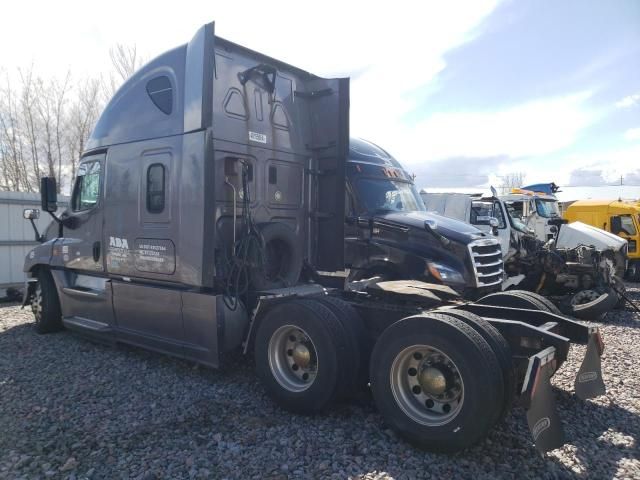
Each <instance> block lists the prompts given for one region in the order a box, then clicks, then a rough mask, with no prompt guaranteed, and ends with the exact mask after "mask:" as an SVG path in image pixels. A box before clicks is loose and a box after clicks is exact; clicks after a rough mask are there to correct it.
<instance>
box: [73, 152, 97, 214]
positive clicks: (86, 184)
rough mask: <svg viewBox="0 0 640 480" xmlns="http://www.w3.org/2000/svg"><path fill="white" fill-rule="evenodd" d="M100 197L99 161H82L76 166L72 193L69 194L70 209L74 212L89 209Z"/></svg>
mask: <svg viewBox="0 0 640 480" xmlns="http://www.w3.org/2000/svg"><path fill="white" fill-rule="evenodd" d="M99 198H100V162H98V161H92V162H83V163H81V164H80V166H79V167H78V176H77V177H76V180H75V183H74V186H73V194H72V196H71V209H72V210H73V211H74V212H81V211H83V210H90V209H91V208H93V207H95V206H96V205H97V204H98V200H99Z"/></svg>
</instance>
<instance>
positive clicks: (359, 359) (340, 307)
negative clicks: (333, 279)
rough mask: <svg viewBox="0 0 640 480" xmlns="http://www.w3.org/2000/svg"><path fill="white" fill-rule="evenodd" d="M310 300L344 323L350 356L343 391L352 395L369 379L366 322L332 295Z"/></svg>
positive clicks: (348, 355) (369, 349) (349, 395)
mask: <svg viewBox="0 0 640 480" xmlns="http://www.w3.org/2000/svg"><path fill="white" fill-rule="evenodd" d="M309 300H310V301H317V302H319V303H321V304H323V305H325V306H326V307H328V308H329V309H330V310H331V311H332V312H333V314H334V315H335V316H336V318H337V319H338V320H339V321H340V323H341V324H342V328H343V329H344V333H345V340H346V343H347V354H346V356H347V357H348V360H347V365H346V366H345V371H346V375H345V377H346V386H345V389H344V392H343V393H344V395H345V396H346V397H352V396H353V395H355V394H356V393H357V391H358V390H359V389H360V388H361V387H365V386H366V385H367V382H368V379H369V373H368V371H367V359H368V355H369V352H370V351H371V347H370V346H369V345H368V341H367V340H368V339H367V338H366V330H365V328H364V323H363V322H362V319H361V318H360V315H358V312H356V310H355V309H354V308H353V307H352V306H351V305H349V304H348V303H347V302H345V301H344V300H341V299H339V298H336V297H330V296H322V297H313V298H309Z"/></svg>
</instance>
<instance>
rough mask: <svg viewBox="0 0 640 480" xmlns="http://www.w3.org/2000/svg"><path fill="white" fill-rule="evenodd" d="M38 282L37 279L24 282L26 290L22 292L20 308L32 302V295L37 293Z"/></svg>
mask: <svg viewBox="0 0 640 480" xmlns="http://www.w3.org/2000/svg"><path fill="white" fill-rule="evenodd" d="M37 284H38V282H37V281H35V280H26V281H25V282H24V292H23V293H22V306H21V307H20V309H23V308H24V307H26V306H27V305H28V304H31V297H33V295H34V294H35V293H36V286H37Z"/></svg>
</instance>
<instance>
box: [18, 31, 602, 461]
mask: <svg viewBox="0 0 640 480" xmlns="http://www.w3.org/2000/svg"><path fill="white" fill-rule="evenodd" d="M348 147H349V80H348V79H324V78H319V77H317V76H315V75H312V74H310V73H308V72H305V71H303V70H300V69H298V68H295V67H293V66H291V65H288V64H286V63H283V62H281V61H278V60H276V59H273V58H269V57H267V56H265V55H262V54H259V53H257V52H254V51H251V50H249V49H247V48H244V47H241V46H239V45H237V44H234V43H232V42H229V41H227V40H224V39H222V38H220V37H217V36H215V34H214V25H213V24H208V25H205V26H204V27H202V28H201V29H200V30H199V31H198V32H197V33H196V35H195V36H194V37H193V39H192V40H191V41H190V42H189V43H188V44H186V45H183V46H180V47H178V48H176V49H174V50H171V51H169V52H166V53H164V54H163V55H160V56H159V57H157V58H156V59H154V60H152V61H151V62H149V63H148V64H147V65H146V66H144V67H142V68H141V69H140V70H139V71H138V72H137V73H135V74H134V75H133V76H132V77H131V78H130V79H129V80H128V81H127V82H126V83H125V84H124V85H123V86H122V88H121V89H120V90H119V91H118V92H117V93H116V95H115V96H114V97H113V99H112V100H111V101H110V103H109V104H108V105H107V107H106V108H105V110H104V111H103V113H102V115H101V116H100V119H99V121H98V123H97V125H96V127H95V129H94V131H93V133H92V135H91V138H90V140H89V141H88V143H87V150H86V152H84V154H83V155H82V158H81V159H80V165H79V168H78V175H77V178H76V179H75V182H74V185H73V191H72V197H71V202H70V206H69V208H68V209H67V210H66V211H65V212H64V213H63V214H62V215H60V216H59V217H58V216H55V215H54V213H53V212H55V211H56V207H57V198H56V193H55V192H56V188H55V180H54V179H51V178H43V179H42V182H41V195H42V210H43V211H44V212H47V213H49V214H51V215H52V217H53V218H54V221H55V223H54V224H53V226H52V227H51V228H49V229H48V231H47V232H46V233H45V234H44V235H40V233H38V232H36V235H37V237H38V238H39V239H40V241H41V244H40V245H38V246H37V247H36V248H34V249H33V250H32V251H31V252H30V253H29V254H28V255H27V257H26V259H25V265H24V269H25V272H27V274H28V277H29V279H28V282H27V286H26V289H25V298H24V303H25V305H26V304H30V305H31V308H32V310H33V313H34V317H35V329H36V331H37V332H38V333H50V332H55V331H58V330H62V329H65V328H66V329H69V330H74V331H76V332H79V333H80V334H82V335H85V336H87V337H91V338H93V339H96V340H104V341H109V342H114V341H115V342H122V343H127V344H131V345H136V346H140V347H144V348H148V349H152V350H156V351H159V352H163V353H168V354H171V355H175V356H178V357H182V358H185V359H189V360H193V361H196V362H199V363H201V364H204V365H208V366H211V367H217V366H218V365H219V364H220V361H221V358H222V357H223V355H222V354H223V352H226V351H229V350H232V349H238V348H240V349H241V350H242V351H243V352H244V353H245V354H247V355H253V356H254V359H255V365H256V372H257V375H258V377H259V378H260V380H261V381H262V383H263V384H264V388H265V390H266V392H267V393H268V394H269V395H270V396H271V397H272V398H273V399H274V400H275V401H276V402H277V403H278V404H280V405H281V406H282V407H284V408H286V409H288V410H291V411H293V412H299V413H314V412H318V411H322V410H325V409H327V408H329V407H330V405H331V404H332V402H334V401H336V400H338V399H344V398H348V397H350V396H351V395H353V394H354V392H355V391H356V390H358V389H366V388H369V389H370V390H371V392H372V395H373V398H374V401H375V403H376V405H377V407H378V409H379V410H380V412H381V414H382V415H383V417H384V418H385V421H386V422H387V424H388V425H390V426H391V427H392V428H394V429H395V430H396V431H397V432H399V433H400V435H402V436H403V437H405V438H407V439H408V440H410V441H411V442H413V443H415V444H417V445H419V446H421V447H423V448H427V449H431V450H440V451H456V450H460V449H463V448H465V447H467V446H469V445H472V444H474V443H477V442H478V441H480V440H481V439H482V438H484V437H485V435H486V434H487V432H488V431H489V430H490V429H491V428H492V427H493V425H495V424H496V423H497V422H499V421H500V419H501V418H502V417H503V416H504V415H505V414H506V413H507V412H508V411H509V409H510V408H511V405H512V403H513V402H514V401H517V402H519V403H521V404H522V405H524V406H525V407H526V409H527V421H528V423H529V426H530V428H531V431H532V434H533V439H534V442H535V445H536V447H537V448H538V449H539V450H541V451H547V450H550V449H553V448H556V447H559V446H560V445H562V443H563V442H564V437H563V432H562V424H561V422H560V420H559V418H558V415H557V413H556V411H555V406H554V397H553V393H552V390H551V385H550V377H551V376H552V375H553V374H554V373H555V371H556V370H557V369H558V368H560V366H561V365H562V363H563V362H564V360H565V359H566V358H567V354H568V351H569V348H570V346H571V344H573V343H577V344H581V345H587V349H586V355H585V358H584V361H583V364H582V366H581V368H580V370H579V372H577V376H576V382H575V393H576V394H577V395H578V396H579V397H580V398H590V397H593V396H595V395H599V394H602V393H604V389H605V387H604V383H603V380H602V375H601V369H600V361H601V354H602V351H603V344H602V339H601V336H600V333H599V331H598V329H597V328H595V327H591V326H588V325H585V324H583V323H580V322H578V321H575V320H573V319H571V318H568V317H564V316H562V315H558V314H555V313H553V311H552V309H551V308H550V307H549V305H548V304H547V303H545V299H544V298H542V297H539V296H537V295H535V294H530V293H526V292H508V293H507V292H505V293H501V292H496V293H491V294H489V295H487V296H484V297H483V298H481V299H479V300H478V301H476V302H468V301H464V300H462V299H461V297H460V296H459V294H458V293H457V292H456V291H454V290H453V289H451V288H449V287H447V286H446V285H442V284H435V283H423V282H419V281H415V280H411V281H402V280H395V281H378V280H359V281H353V282H349V283H348V284H347V285H346V286H344V287H343V288H337V289H336V288H328V287H326V286H324V285H323V284H322V279H323V277H322V275H320V274H319V273H318V272H322V271H325V272H332V271H338V270H344V268H345V258H344V252H345V248H344V245H345V215H344V212H345V204H344V201H345V196H346V192H345V184H346V183H345V172H346V171H347V157H348ZM396 170H397V169H389V170H388V175H391V176H394V175H399V173H398V172H397V171H396ZM374 176H375V175H374ZM363 178H364V177H363ZM39 213H40V212H39V211H37V210H27V211H25V218H27V219H33V218H34V217H36V216H38V215H39ZM406 217H407V219H408V220H410V221H411V222H412V226H413V228H414V232H417V230H422V229H424V231H425V232H426V233H427V234H428V235H431V236H432V237H433V239H434V241H437V242H439V243H440V244H442V245H449V244H451V243H453V242H452V238H453V237H451V238H447V236H445V235H442V234H441V233H439V232H444V231H445V230H446V228H447V227H446V225H445V224H444V223H443V224H442V226H440V225H435V224H433V223H430V222H429V219H427V218H423V217H422V216H421V215H418V216H412V215H410V214H407V216H406ZM396 220H397V219H396V218H393V217H392V216H390V215H387V216H386V217H385V218H378V217H376V218H375V219H372V220H371V222H373V223H368V224H367V228H371V229H379V230H378V234H377V235H378V241H379V242H383V241H384V237H385V235H386V233H385V232H386V231H387V230H386V228H391V229H392V230H393V229H396V230H398V231H401V233H402V232H404V233H403V234H404V235H406V239H407V241H408V242H412V241H417V239H418V238H419V236H418V235H417V233H416V234H413V233H408V232H407V231H406V229H404V227H402V226H398V222H397V221H396ZM356 221H360V220H358V219H356ZM367 221H368V220H367ZM376 222H377V223H376ZM385 222H386V223H385ZM440 227H442V228H440ZM452 228H453V227H452ZM370 231H372V232H373V233H376V232H375V230H370ZM452 235H453V234H452ZM470 235H473V232H469V234H468V235H467V234H465V239H466V240H465V241H464V242H459V243H460V248H462V249H463V250H464V252H465V255H467V257H466V258H468V259H476V260H477V261H478V262H482V261H483V260H482V259H483V258H488V256H490V255H494V254H495V252H494V251H493V249H494V246H493V242H491V244H487V245H484V244H482V243H476V244H473V242H475V241H477V240H482V238H477V239H473V238H471V236H470ZM420 238H421V237H420ZM469 245H475V246H476V247H477V248H473V247H471V248H470V247H469ZM456 248H457V247H456ZM469 261H470V260H469ZM421 268H422V267H421ZM426 268H428V266H427V267H426ZM435 268H436V270H438V269H437V267H435ZM469 268H472V267H471V264H469ZM439 272H440V274H441V275H442V273H443V271H442V270H440V271H439Z"/></svg>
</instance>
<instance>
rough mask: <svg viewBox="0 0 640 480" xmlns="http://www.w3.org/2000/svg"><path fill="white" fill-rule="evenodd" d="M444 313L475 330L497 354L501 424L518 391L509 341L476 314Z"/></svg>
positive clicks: (463, 311)
mask: <svg viewBox="0 0 640 480" xmlns="http://www.w3.org/2000/svg"><path fill="white" fill-rule="evenodd" d="M442 313H444V314H446V315H448V316H449V317H454V318H457V319H458V320H461V321H463V322H464V323H466V324H467V325H469V326H470V327H471V328H473V329H474V330H475V331H476V332H478V333H479V334H480V336H482V338H484V340H485V341H486V342H487V343H488V344H489V346H490V347H491V350H493V353H495V355H496V358H497V359H498V363H499V364H500V369H501V370H502V381H503V382H504V397H503V403H502V410H499V411H497V413H498V416H497V418H496V422H500V421H501V420H503V419H504V418H505V417H506V415H507V413H509V411H510V410H511V406H512V405H513V400H514V399H515V397H516V394H517V390H518V385H517V382H516V370H515V368H514V366H513V360H512V357H511V347H510V346H509V342H507V339H506V338H504V337H503V336H502V334H501V333H500V332H499V331H498V329H497V328H496V327H494V326H493V325H491V324H490V323H489V322H488V321H486V320H485V319H484V318H482V317H480V316H479V315H476V314H475V313H472V312H467V311H466V310H459V309H449V310H445V311H443V312H442Z"/></svg>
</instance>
